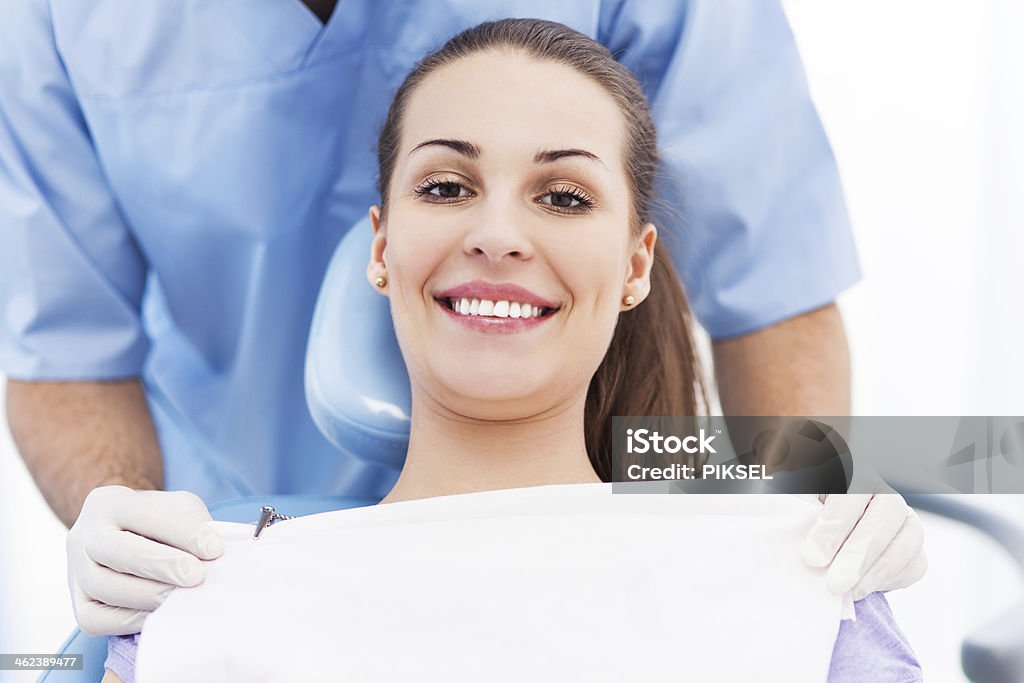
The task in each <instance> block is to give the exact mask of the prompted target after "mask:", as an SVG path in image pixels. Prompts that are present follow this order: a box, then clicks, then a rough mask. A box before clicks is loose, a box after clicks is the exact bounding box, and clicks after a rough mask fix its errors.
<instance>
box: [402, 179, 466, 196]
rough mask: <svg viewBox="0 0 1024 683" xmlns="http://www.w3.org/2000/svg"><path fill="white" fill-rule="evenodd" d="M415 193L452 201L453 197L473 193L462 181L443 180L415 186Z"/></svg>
mask: <svg viewBox="0 0 1024 683" xmlns="http://www.w3.org/2000/svg"><path fill="white" fill-rule="evenodd" d="M416 194H418V195H420V196H424V195H430V196H431V197H433V198H434V200H433V201H438V200H440V201H452V200H454V199H462V198H463V197H469V196H471V195H472V194H473V193H472V192H470V191H469V190H468V189H467V188H466V187H465V186H464V185H463V184H462V183H456V182H452V181H444V182H430V183H425V184H424V185H421V186H420V187H418V188H416Z"/></svg>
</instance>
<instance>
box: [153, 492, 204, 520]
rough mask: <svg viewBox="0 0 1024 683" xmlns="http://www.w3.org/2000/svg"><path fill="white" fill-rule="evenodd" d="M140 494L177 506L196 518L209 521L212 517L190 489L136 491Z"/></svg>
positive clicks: (200, 499) (201, 500)
mask: <svg viewBox="0 0 1024 683" xmlns="http://www.w3.org/2000/svg"><path fill="white" fill-rule="evenodd" d="M137 493H138V494H139V495H141V496H144V497H147V498H153V499H155V500H159V501H160V502H162V503H165V504H166V505H170V506H171V507H174V508H177V509H178V510H181V511H182V512H184V513H186V514H189V515H192V516H193V517H195V518H196V519H199V520H202V521H204V522H209V521H210V520H212V519H213V517H211V516H210V510H209V508H207V507H206V503H204V502H203V499H202V498H200V497H199V496H197V495H196V494H194V493H192V492H191V491H147V490H142V491H137Z"/></svg>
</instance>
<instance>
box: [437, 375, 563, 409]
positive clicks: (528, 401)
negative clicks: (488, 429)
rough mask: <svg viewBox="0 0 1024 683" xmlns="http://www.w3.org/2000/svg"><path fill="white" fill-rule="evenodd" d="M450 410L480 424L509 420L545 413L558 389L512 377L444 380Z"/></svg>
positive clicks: (527, 379)
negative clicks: (488, 421) (547, 402)
mask: <svg viewBox="0 0 1024 683" xmlns="http://www.w3.org/2000/svg"><path fill="white" fill-rule="evenodd" d="M443 386H444V393H445V394H446V395H447V396H448V398H449V401H448V402H449V407H451V408H452V409H454V410H455V411H456V412H458V413H459V414H461V415H466V416H467V417H473V418H477V419H481V420H510V419H516V418H518V417H526V416H528V415H535V414H537V413H538V412H540V411H542V410H544V408H545V407H546V406H545V405H544V403H545V399H547V400H550V398H551V397H552V396H554V395H555V394H554V392H555V387H554V386H551V385H550V384H546V383H542V382H538V381H536V380H535V379H532V378H529V377H522V376H509V373H507V372H503V373H479V374H475V375H474V374H466V375H464V376H459V377H451V376H448V377H445V378H444V379H443Z"/></svg>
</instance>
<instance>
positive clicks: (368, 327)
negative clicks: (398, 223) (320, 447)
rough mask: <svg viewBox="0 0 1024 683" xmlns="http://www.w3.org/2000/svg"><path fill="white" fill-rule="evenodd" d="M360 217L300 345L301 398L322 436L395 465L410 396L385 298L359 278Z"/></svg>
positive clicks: (362, 268) (369, 236) (364, 243)
mask: <svg viewBox="0 0 1024 683" xmlns="http://www.w3.org/2000/svg"><path fill="white" fill-rule="evenodd" d="M372 241H373V231H372V229H371V228H370V219H369V218H368V217H367V218H364V219H363V220H362V221H360V222H359V223H357V224H356V225H355V226H354V227H353V228H352V229H351V230H349V231H348V233H347V234H346V235H345V237H344V238H342V240H341V242H340V243H339V244H338V247H337V248H336V249H335V251H334V256H332V257H331V262H330V264H329V265H328V266H327V273H326V275H325V276H324V282H323V284H322V285H321V287H320V296H319V298H318V299H317V302H316V310H315V311H314V313H313V323H312V326H311V327H310V332H309V343H308V346H307V348H306V403H307V404H308V405H309V410H310V412H311V413H312V415H313V420H314V422H316V425H317V427H319V428H320V431H321V432H323V434H324V436H326V437H327V439H328V440H330V442H331V443H333V444H334V445H335V446H337V447H338V448H341V449H342V450H343V451H346V452H348V453H352V454H353V455H355V456H356V457H358V458H360V459H361V460H365V461H367V462H373V463H377V464H381V465H386V466H388V467H392V468H396V469H401V467H402V464H403V462H404V461H405V452H406V448H407V446H408V443H409V423H410V413H411V406H412V399H411V394H410V390H409V375H408V371H407V370H406V368H405V362H404V361H403V360H402V355H401V351H400V350H399V348H398V340H397V339H396V338H395V330H394V326H393V325H392V324H391V312H390V309H389V305H388V299H387V298H386V297H384V296H381V295H380V294H379V293H377V292H375V291H374V290H373V287H372V286H371V285H370V283H369V282H367V280H366V264H367V262H368V261H369V258H370V245H371V242H372Z"/></svg>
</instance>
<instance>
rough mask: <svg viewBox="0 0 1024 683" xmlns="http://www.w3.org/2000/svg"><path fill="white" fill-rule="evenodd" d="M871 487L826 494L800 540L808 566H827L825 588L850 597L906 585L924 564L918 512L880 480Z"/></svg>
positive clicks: (920, 572) (926, 564)
mask: <svg viewBox="0 0 1024 683" xmlns="http://www.w3.org/2000/svg"><path fill="white" fill-rule="evenodd" d="M875 491H876V493H874V494H859V493H844V494H833V495H829V496H827V497H825V499H824V501H823V502H824V507H823V508H822V509H821V510H820V511H819V513H818V520H817V522H816V523H815V525H814V527H813V528H812V529H811V531H810V533H809V534H808V535H807V537H806V538H805V539H804V545H803V558H804V561H805V562H807V563H808V564H809V565H811V566H812V567H826V566H827V567H828V568H829V569H828V572H827V573H826V576H825V583H826V585H827V586H828V588H829V590H830V591H832V592H833V593H845V592H846V591H849V590H852V591H853V599H854V600H860V599H861V598H863V597H865V596H867V595H868V593H873V592H875V591H889V590H894V589H897V588H905V587H907V586H909V585H911V584H913V583H916V582H917V581H918V580H919V579H920V578H921V577H922V576H924V573H925V570H926V569H927V568H928V560H927V558H926V557H925V554H924V528H923V527H922V525H921V519H920V518H919V517H918V516H917V513H916V512H914V510H913V509H912V508H911V507H910V506H909V505H907V503H906V501H905V500H903V496H901V495H899V494H898V493H896V492H895V491H893V489H892V488H890V487H889V486H887V485H885V484H884V483H880V484H879V485H878V486H877V487H876V489H875Z"/></svg>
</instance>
